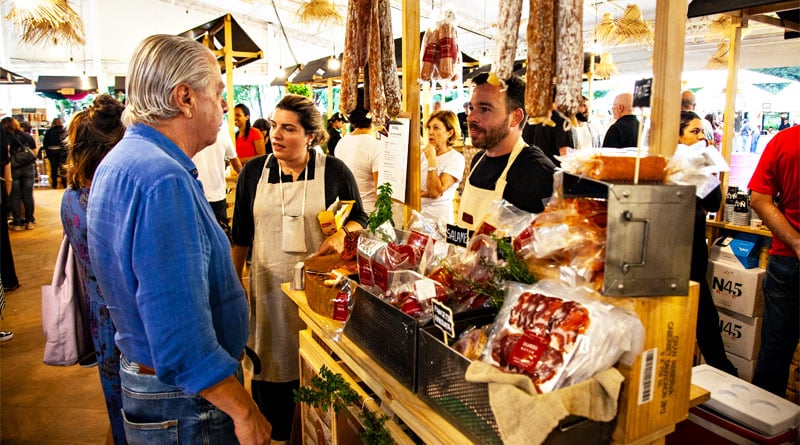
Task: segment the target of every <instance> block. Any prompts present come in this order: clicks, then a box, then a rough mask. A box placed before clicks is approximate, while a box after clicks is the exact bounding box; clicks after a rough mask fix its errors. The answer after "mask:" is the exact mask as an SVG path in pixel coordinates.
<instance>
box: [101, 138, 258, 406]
mask: <svg viewBox="0 0 800 445" xmlns="http://www.w3.org/2000/svg"><path fill="white" fill-rule="evenodd" d="M88 223H89V234H88V241H89V255H90V258H91V261H92V264H93V265H94V266H95V273H96V275H97V281H98V283H99V284H100V287H101V289H102V290H103V294H104V295H105V296H106V300H107V302H108V307H109V310H110V312H111V317H112V319H113V320H114V324H115V325H116V327H117V336H116V340H117V346H118V347H119V349H120V351H122V353H123V355H125V357H127V358H128V359H129V360H131V361H133V362H137V363H142V364H145V365H148V366H152V367H153V368H155V370H156V373H157V374H158V378H159V380H161V381H162V382H164V383H166V384H170V385H175V386H177V387H179V388H180V389H181V390H182V391H184V392H187V393H191V394H195V393H197V392H199V391H200V390H202V389H205V388H208V387H210V386H212V385H214V384H216V383H218V382H220V381H221V380H222V379H224V378H225V377H227V376H230V375H232V374H233V373H234V372H235V371H236V369H237V367H238V366H239V358H240V357H241V354H242V351H243V350H244V346H245V344H246V342H247V336H248V313H249V311H248V304H247V299H246V296H245V294H244V290H243V289H242V286H241V284H240V283H239V279H238V276H237V274H236V272H235V270H234V267H233V262H232V260H231V255H230V244H229V243H228V239H227V237H226V236H225V233H224V232H223V231H222V229H221V228H220V226H219V224H218V223H217V220H216V219H215V218H214V214H213V212H212V210H211V207H210V206H209V205H208V202H207V201H206V198H205V196H204V194H203V190H202V186H201V184H200V182H199V181H198V180H197V170H196V169H195V166H194V163H192V161H191V159H189V157H188V156H186V154H185V153H183V152H182V151H181V150H180V149H179V148H178V146H177V145H175V144H174V143H173V142H172V141H170V140H169V139H168V138H167V137H165V136H164V135H163V134H161V133H160V132H158V131H157V130H156V129H154V128H152V127H150V126H147V125H142V124H135V125H132V126H131V127H129V128H128V129H127V131H126V133H125V137H124V138H123V139H122V140H121V141H120V142H119V143H118V144H117V146H116V147H115V148H114V149H113V150H111V151H110V152H109V154H108V155H107V156H106V158H105V159H104V160H103V161H102V162H101V163H100V166H99V167H98V169H97V172H96V173H95V176H94V180H93V182H92V186H91V192H90V195H89V208H88Z"/></svg>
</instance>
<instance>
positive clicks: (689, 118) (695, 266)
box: [678, 111, 738, 375]
mask: <svg viewBox="0 0 800 445" xmlns="http://www.w3.org/2000/svg"><path fill="white" fill-rule="evenodd" d="M679 131H680V133H679V139H678V142H679V143H681V144H684V145H694V144H696V143H698V142H701V141H705V140H706V136H705V132H704V131H703V122H702V121H701V119H700V116H698V115H697V114H695V112H693V111H681V123H680V129H679ZM695 202H696V204H695V212H694V235H693V241H692V262H691V268H690V269H689V279H691V280H693V281H696V282H697V283H699V284H700V301H699V306H698V309H697V329H696V333H697V345H698V346H699V347H700V352H701V353H702V354H703V357H704V358H705V359H706V363H708V364H709V365H711V366H713V367H715V368H717V369H719V370H721V371H725V372H727V373H729V374H732V375H738V373H737V371H736V367H734V366H733V363H731V361H730V360H728V356H727V355H725V346H724V345H723V344H722V337H721V336H720V332H719V313H718V312H717V307H716V306H714V299H713V298H712V297H711V289H709V287H708V283H707V282H706V271H707V269H708V245H707V243H706V215H707V213H708V212H716V211H717V210H718V209H719V206H720V204H721V203H722V190H721V189H720V187H719V186H717V187H716V188H715V189H714V190H712V191H711V193H709V194H708V195H706V196H703V197H700V196H698V197H697V200H696V201H695Z"/></svg>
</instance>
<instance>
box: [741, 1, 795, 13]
mask: <svg viewBox="0 0 800 445" xmlns="http://www.w3.org/2000/svg"><path fill="white" fill-rule="evenodd" d="M797 8H798V6H797V0H789V1H785V2H772V3H770V4H768V5H761V6H754V7H752V8H744V12H745V13H746V14H749V15H754V14H766V13H768V12H779V11H788V10H790V9H797Z"/></svg>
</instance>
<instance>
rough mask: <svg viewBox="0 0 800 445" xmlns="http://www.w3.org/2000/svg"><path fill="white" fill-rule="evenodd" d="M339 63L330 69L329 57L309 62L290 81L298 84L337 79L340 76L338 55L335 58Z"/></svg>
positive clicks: (340, 60)
mask: <svg viewBox="0 0 800 445" xmlns="http://www.w3.org/2000/svg"><path fill="white" fill-rule="evenodd" d="M337 59H338V61H339V64H338V66H336V67H335V68H331V67H330V66H329V65H330V60H331V57H323V58H321V59H317V60H312V61H311V62H308V63H306V64H305V65H303V69H301V70H300V72H299V73H297V75H296V76H294V78H293V79H292V83H300V82H314V81H317V80H325V79H330V78H332V77H339V76H341V75H342V55H341V54H339V57H338V58H337Z"/></svg>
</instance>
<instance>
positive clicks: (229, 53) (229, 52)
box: [222, 14, 236, 143]
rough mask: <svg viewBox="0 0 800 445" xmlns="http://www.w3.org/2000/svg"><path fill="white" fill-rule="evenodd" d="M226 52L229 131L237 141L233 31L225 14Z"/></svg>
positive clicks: (229, 16) (228, 16) (229, 18)
mask: <svg viewBox="0 0 800 445" xmlns="http://www.w3.org/2000/svg"><path fill="white" fill-rule="evenodd" d="M222 50H223V51H224V52H225V53H224V54H225V88H226V93H227V94H226V95H225V96H226V99H227V102H228V133H230V135H231V140H232V141H234V143H235V142H236V139H235V138H234V134H235V133H234V124H233V107H234V105H235V104H234V102H233V32H232V31H231V15H230V14H225V46H224V47H223V49H222Z"/></svg>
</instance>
